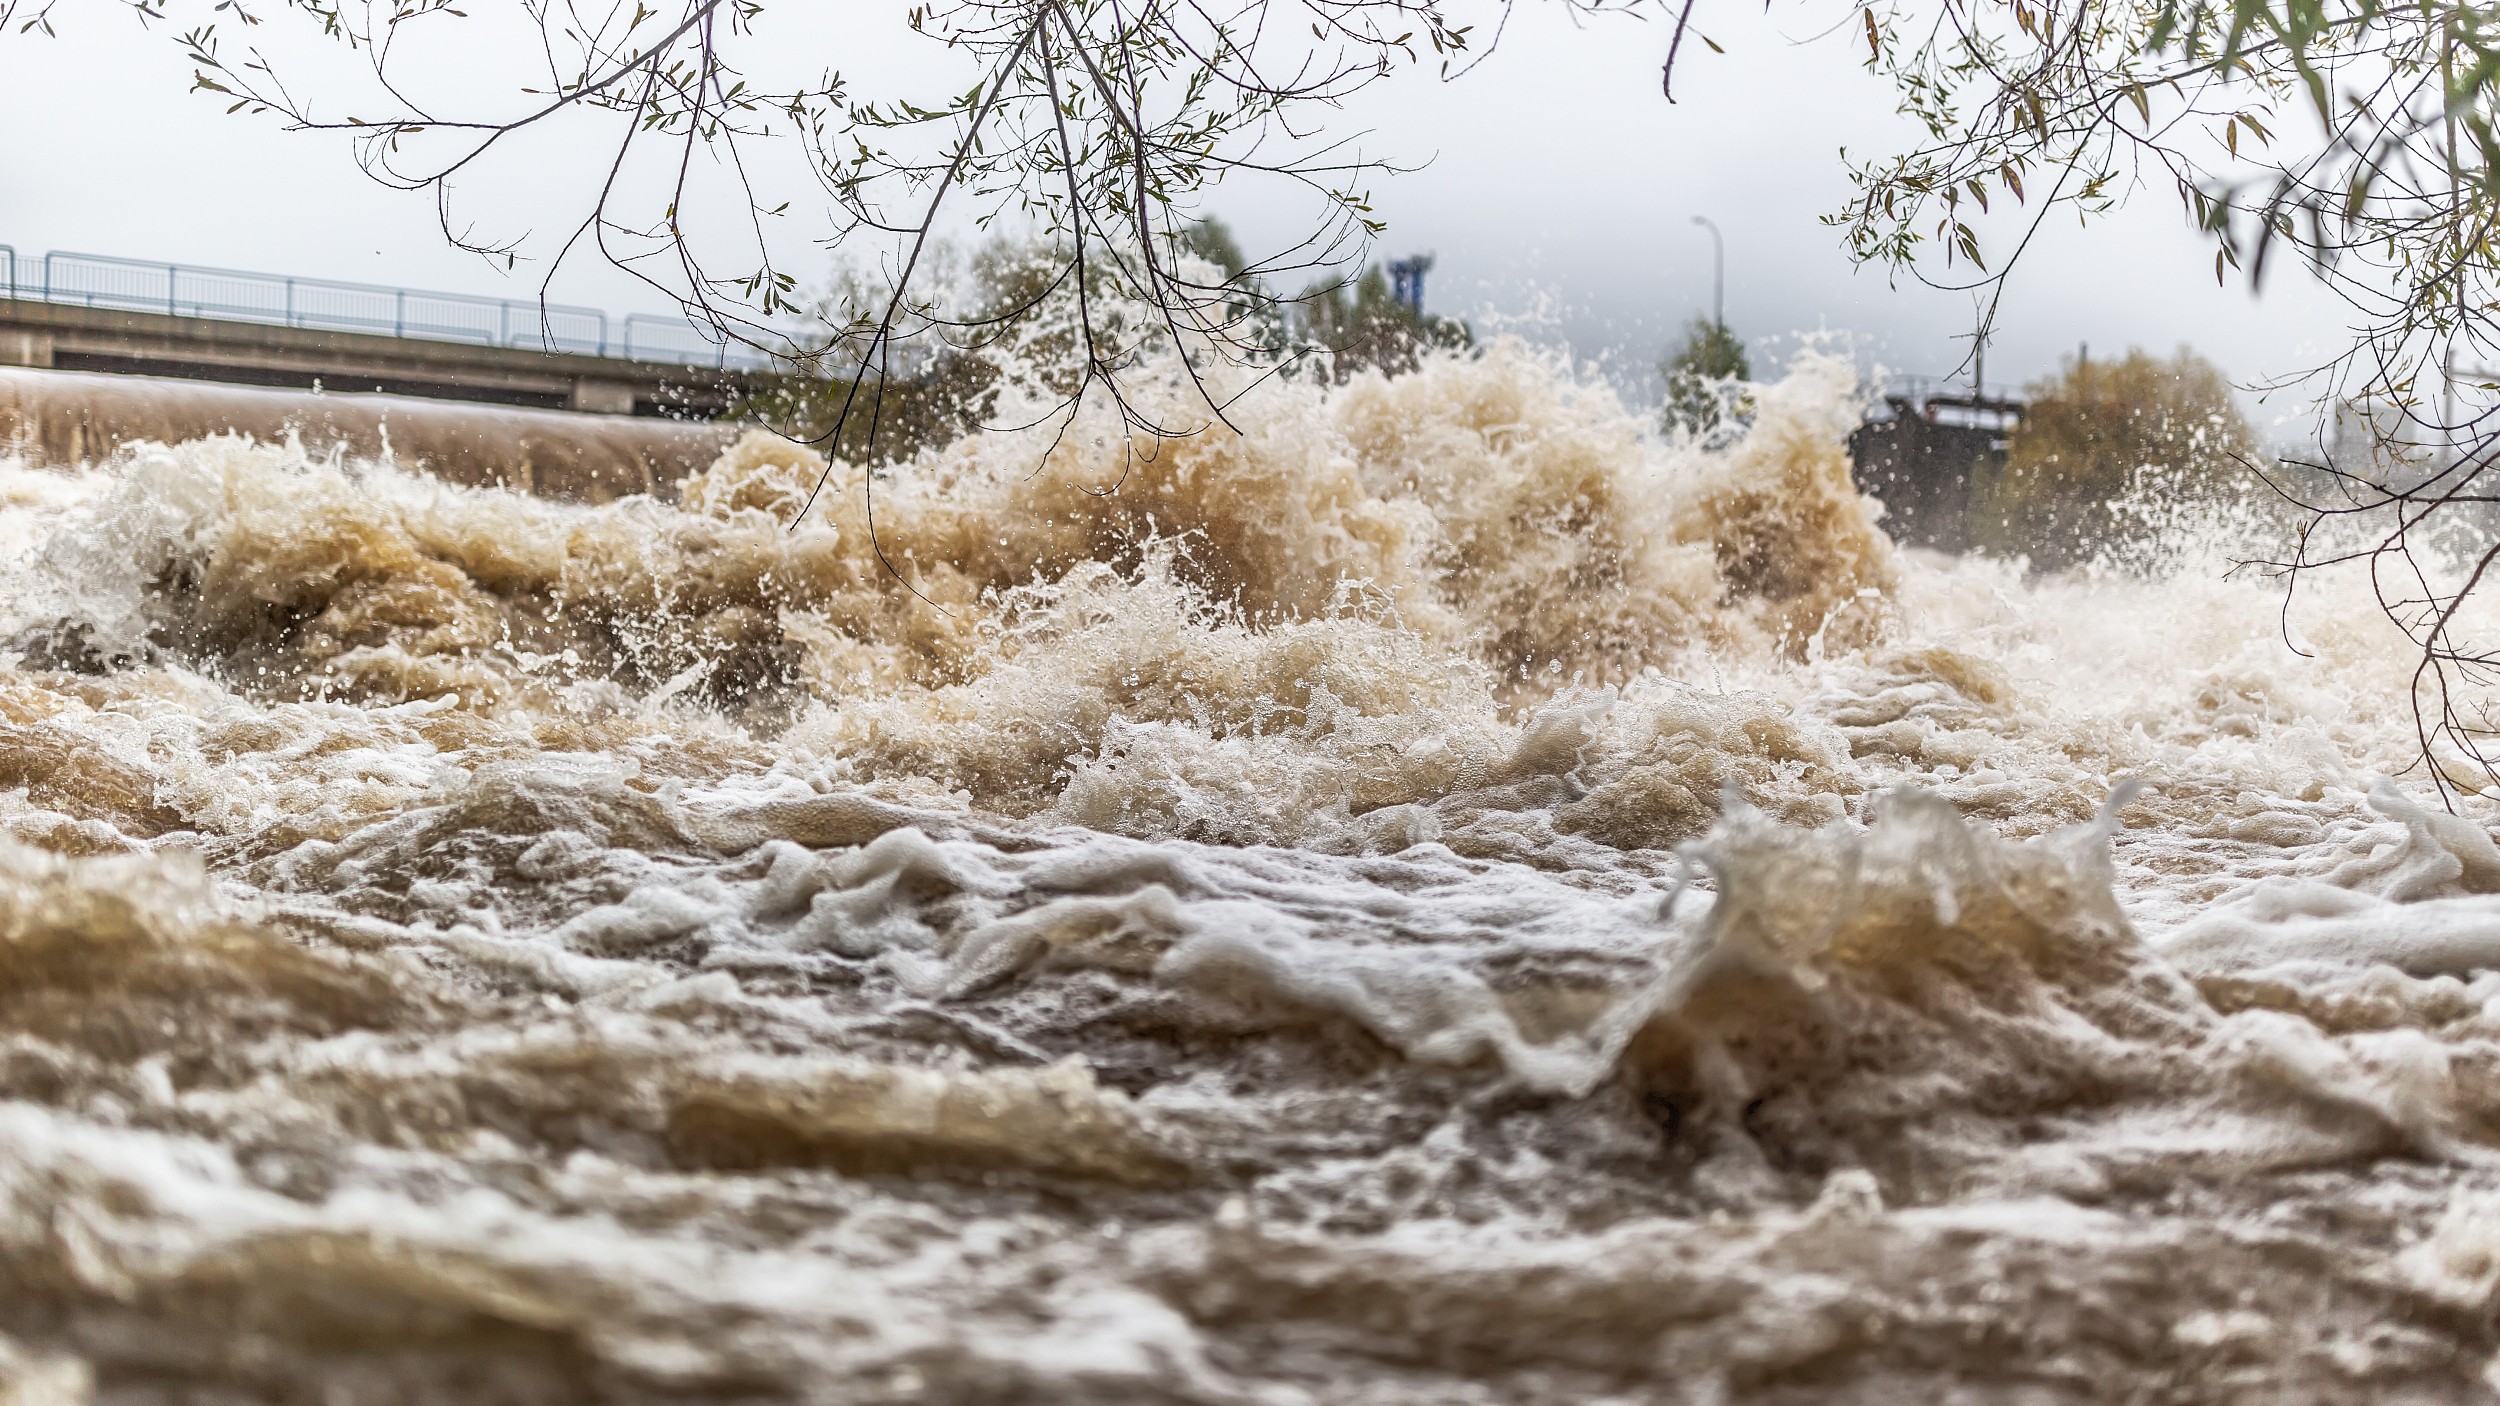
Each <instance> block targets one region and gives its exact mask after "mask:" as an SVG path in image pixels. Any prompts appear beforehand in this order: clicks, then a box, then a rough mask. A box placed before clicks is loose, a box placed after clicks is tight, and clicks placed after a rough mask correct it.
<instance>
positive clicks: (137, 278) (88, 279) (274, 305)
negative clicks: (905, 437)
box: [0, 244, 773, 370]
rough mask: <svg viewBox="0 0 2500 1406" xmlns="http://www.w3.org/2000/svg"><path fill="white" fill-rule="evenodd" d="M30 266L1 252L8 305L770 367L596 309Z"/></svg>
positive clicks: (64, 261) (687, 327) (367, 286)
mask: <svg viewBox="0 0 2500 1406" xmlns="http://www.w3.org/2000/svg"><path fill="white" fill-rule="evenodd" d="M34 265H35V260H34V259H33V258H32V257H31V256H30V257H28V258H26V259H23V260H21V259H19V258H18V256H17V251H16V250H15V249H14V248H12V247H10V246H8V245H5V244H0V277H5V279H6V287H7V289H8V295H9V297H11V298H12V299H17V298H33V299H40V300H42V301H44V302H50V303H71V304H77V305H80V306H84V307H100V308H127V309H131V310H134V311H138V312H161V313H168V314H171V315H173V316H176V317H213V318H225V319H230V320H233V321H239V322H261V323H273V324H276V325H278V326H282V327H304V328H311V329H315V330H319V331H328V332H378V333H386V334H388V335H390V336H394V337H417V338H423V339H427V340H431V341H445V342H469V343H475V344H478V345H482V346H494V347H530V348H537V349H540V350H544V351H551V352H559V351H560V352H581V353H587V354H589V355H592V356H609V355H619V356H627V357H634V358H637V359H640V360H644V361H674V362H682V363H685V364H688V365H694V366H717V367H723V368H727V367H737V368H739V369H742V370H761V369H766V368H769V367H770V366H771V365H772V364H773V359H772V358H771V357H769V356H766V355H764V354H762V353H760V352H757V351H755V350H754V349H753V348H751V347H741V346H734V345H731V344H730V343H728V342H726V341H723V340H721V339H719V338H718V337H717V335H716V334H713V333H710V332H709V331H708V330H707V329H704V328H701V327H697V326H695V325H694V324H692V323H689V322H687V321H685V320H684V319H682V318H668V317H653V316H649V315H647V314H642V313H636V314H634V315H632V316H629V317H627V318H625V319H624V323H623V328H622V331H623V334H624V335H623V338H622V340H621V341H619V342H616V343H611V341H610V339H609V323H608V315H607V314H606V313H605V312H602V311H601V310H599V309H597V308H584V307H571V306H566V305H563V304H556V303H545V304H542V303H539V302H537V301H535V300H518V299H511V298H481V297H475V296H472V295H470V294H465V293H430V292H425V291H422V290H419V289H414V288H391V287H385V286H383V285H380V284H373V283H346V282H341V281H339V280H336V279H328V278H291V277H288V276H287V275H285V274H275V273H246V272H243V271H241V270H238V269H218V268H200V267H195V266H193V265H189V264H164V263H149V262H145V261H142V260H138V259H120V258H113V257H111V256H108V255H103V254H77V253H69V252H66V251H57V250H56V251H54V252H52V253H49V254H46V255H44V256H43V261H42V267H41V270H40V272H38V270H37V269H36V268H35V266H34Z"/></svg>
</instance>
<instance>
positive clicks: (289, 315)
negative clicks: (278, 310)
mask: <svg viewBox="0 0 2500 1406" xmlns="http://www.w3.org/2000/svg"><path fill="white" fill-rule="evenodd" d="M286 325H287V326H289V327H292V326H294V325H295V280H294V279H292V278H290V279H288V280H287V281H286Z"/></svg>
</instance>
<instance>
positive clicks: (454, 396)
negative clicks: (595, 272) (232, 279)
mask: <svg viewBox="0 0 2500 1406" xmlns="http://www.w3.org/2000/svg"><path fill="white" fill-rule="evenodd" d="M0 366H22V367H28V368H31V369H35V370H47V371H106V372H118V373H122V374H126V375H139V376H170V377H177V378H180V379H184V380H196V381H223V382H226V383H227V384H229V385H244V386H277V387H287V388H292V389H299V390H311V389H315V388H318V389H321V390H324V391H367V392H372V391H379V392H382V393H385V394H389V395H403V396H422V397H425V398H428V399H434V400H468V401H483V402H487V403H489V404H495V405H513V406H525V407H529V408H532V409H539V410H589V411H595V412H598V413H601V414H607V415H659V416H667V417H669V418H672V419H699V420H708V419H712V418H715V417H717V416H718V415H719V414H720V413H721V412H722V411H723V410H724V409H726V408H727V407H728V405H729V403H730V402H731V400H733V399H734V398H735V397H736V396H737V395H738V394H739V393H740V392H741V391H743V390H745V389H746V388H747V387H748V386H750V385H752V384H754V383H756V382H757V381H758V380H760V379H761V375H760V373H758V372H755V371H751V370H743V369H732V368H724V367H713V366H689V365H685V364H683V363H679V362H669V361H656V360H641V359H628V358H624V357H614V356H596V355H586V354H583V353H580V352H568V351H557V352H548V351H540V350H537V349H534V348H523V347H508V346H486V345H480V344H477V343H473V342H454V341H437V340H433V339H430V338H424V337H401V336H393V335H390V334H388V333H380V334H376V333H370V332H340V331H330V330H326V329H320V328H310V327H287V326H273V325H270V324H267V323H257V322H241V321H234V320H229V319H226V318H216V317H197V316H187V315H171V314H167V313H161V312H141V311H137V310H134V309H129V308H111V307H82V306H79V305H77V304H74V303H58V302H43V301H39V300H35V299H27V298H15V299H8V300H5V301H0Z"/></svg>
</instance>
